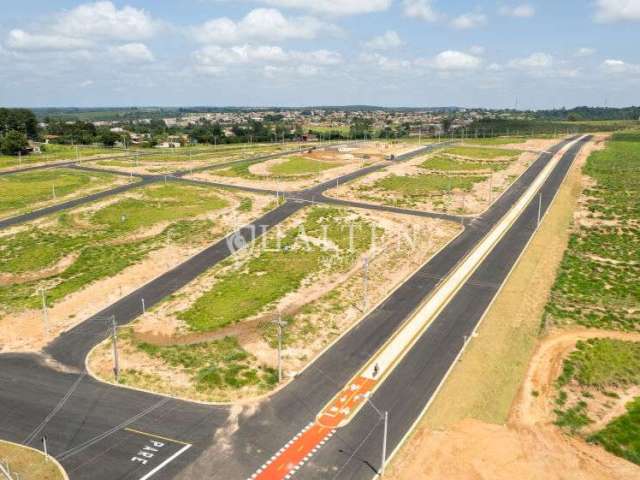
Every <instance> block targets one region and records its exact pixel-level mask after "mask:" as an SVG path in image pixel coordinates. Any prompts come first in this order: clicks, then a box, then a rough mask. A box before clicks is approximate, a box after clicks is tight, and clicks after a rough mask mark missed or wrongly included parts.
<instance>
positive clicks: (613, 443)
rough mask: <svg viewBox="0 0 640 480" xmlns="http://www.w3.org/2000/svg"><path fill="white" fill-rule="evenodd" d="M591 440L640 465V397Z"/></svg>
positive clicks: (590, 438)
mask: <svg viewBox="0 0 640 480" xmlns="http://www.w3.org/2000/svg"><path fill="white" fill-rule="evenodd" d="M589 441H591V442H594V443H599V444H600V445H602V446H603V447H604V448H605V449H606V450H607V451H609V452H611V453H613V454H614V455H617V456H619V457H623V458H626V459H627V460H629V461H630V462H633V463H635V464H637V465H640V397H639V398H636V399H635V400H634V401H633V402H630V403H629V404H628V405H627V413H625V414H624V415H622V416H620V417H618V418H616V419H615V420H613V421H612V422H611V423H609V424H608V425H607V426H606V427H605V428H604V429H603V430H601V431H599V432H598V433H596V434H594V435H592V436H590V437H589Z"/></svg>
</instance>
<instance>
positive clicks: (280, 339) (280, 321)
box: [272, 310, 286, 383]
mask: <svg viewBox="0 0 640 480" xmlns="http://www.w3.org/2000/svg"><path fill="white" fill-rule="evenodd" d="M272 323H275V325H276V326H277V327H278V383H280V382H282V327H284V326H286V323H285V322H283V321H282V312H281V311H280V310H278V319H277V320H273V322H272Z"/></svg>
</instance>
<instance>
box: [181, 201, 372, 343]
mask: <svg viewBox="0 0 640 480" xmlns="http://www.w3.org/2000/svg"><path fill="white" fill-rule="evenodd" d="M373 234H374V232H373V231H372V228H371V225H370V224H369V223H368V222H367V221H365V220H362V219H358V220H356V221H355V222H353V223H351V221H350V220H349V218H348V216H347V213H346V212H345V211H343V210H340V209H336V208H327V207H314V208H312V209H310V211H309V213H308V215H307V217H306V219H305V221H304V223H303V224H302V226H301V227H298V228H294V229H291V230H289V231H287V232H286V233H285V234H284V236H283V238H281V239H276V238H274V237H273V235H272V236H270V238H268V239H267V243H266V248H265V249H262V250H261V251H260V252H259V253H258V254H257V255H256V256H254V257H252V258H250V259H249V260H248V261H247V262H246V263H245V264H243V265H242V266H241V268H238V269H234V270H232V271H231V272H230V273H227V274H225V275H223V276H222V277H221V278H220V279H219V280H217V281H216V283H215V284H214V286H213V287H212V288H211V289H210V290H209V291H207V292H205V293H204V294H203V295H202V296H200V297H199V298H198V299H197V300H196V301H195V302H194V304H193V305H192V306H191V307H190V308H189V309H187V310H185V311H182V312H180V313H179V314H178V317H179V318H180V319H182V320H184V321H185V322H186V323H187V324H188V325H189V327H190V328H191V329H192V330H195V331H213V330H216V329H219V328H222V327H225V326H227V325H230V324H233V323H235V322H239V321H241V320H243V319H245V318H248V317H250V316H252V315H255V314H257V313H259V312H261V311H263V310H264V309H265V308H267V307H268V306H269V305H270V304H272V303H273V302H275V301H277V300H279V299H280V298H282V297H283V296H284V295H286V294H287V293H290V292H292V291H295V290H296V289H298V288H299V287H300V285H301V283H302V281H303V280H304V279H305V278H307V277H308V276H310V275H312V274H314V273H316V272H318V271H320V270H321V269H322V268H325V267H327V266H328V265H330V268H333V269H344V268H348V266H350V265H351V264H352V263H353V261H355V258H356V256H357V255H358V253H359V252H362V251H364V250H366V249H367V248H369V246H370V244H371V241H372V237H373ZM305 235H306V236H308V237H313V238H316V239H320V240H324V239H326V241H327V242H330V243H331V244H333V245H335V246H336V247H337V249H338V251H331V250H328V249H325V248H323V247H322V246H320V245H318V243H311V242H307V241H306V237H305ZM248 286H250V288H247V287H248Z"/></svg>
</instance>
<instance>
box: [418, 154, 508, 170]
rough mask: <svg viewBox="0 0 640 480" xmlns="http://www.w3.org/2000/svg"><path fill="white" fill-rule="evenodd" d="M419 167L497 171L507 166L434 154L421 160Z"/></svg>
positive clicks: (501, 163)
mask: <svg viewBox="0 0 640 480" xmlns="http://www.w3.org/2000/svg"><path fill="white" fill-rule="evenodd" d="M419 167H421V168H425V169H427V170H435V171H440V172H452V171H453V172H459V171H463V172H464V171H476V170H492V171H494V172H497V171H499V170H503V169H505V168H506V167H507V164H506V163H503V162H500V163H499V162H490V163H489V162H485V163H483V162H469V161H464V160H458V159H456V158H453V157H449V156H446V155H436V156H435V157H430V158H428V159H426V160H425V161H424V162H422V163H421V164H420V165H419Z"/></svg>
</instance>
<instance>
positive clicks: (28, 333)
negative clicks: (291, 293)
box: [0, 192, 272, 352]
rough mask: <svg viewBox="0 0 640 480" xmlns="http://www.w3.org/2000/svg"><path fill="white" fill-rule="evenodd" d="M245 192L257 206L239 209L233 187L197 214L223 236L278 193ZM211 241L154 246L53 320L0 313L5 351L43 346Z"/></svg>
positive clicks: (59, 309)
mask: <svg viewBox="0 0 640 480" xmlns="http://www.w3.org/2000/svg"><path fill="white" fill-rule="evenodd" d="M135 196H136V192H128V193H127V194H125V195H119V196H116V197H113V198H109V199H107V200H104V201H101V202H95V203H94V204H91V205H88V206H84V207H80V208H78V209H75V210H74V211H73V212H76V213H80V212H89V211H97V210H99V209H101V208H104V207H106V206H107V205H110V204H113V203H115V202H117V201H119V200H121V199H122V198H131V197H135ZM242 196H243V197H251V198H252V200H253V202H252V209H251V211H249V212H245V211H239V210H238V205H239V197H237V196H235V195H232V194H228V193H227V194H226V197H225V198H226V199H227V200H229V201H230V205H229V206H228V207H226V208H224V209H222V210H217V211H214V212H212V213H211V214H207V215H203V216H201V217H198V218H195V219H196V220H204V219H210V220H215V231H212V232H210V233H211V235H209V237H210V238H221V237H222V236H223V235H224V234H226V233H228V232H229V231H232V230H233V229H235V228H237V226H238V225H243V224H245V223H249V222H250V221H251V220H253V219H254V218H256V217H257V216H258V215H259V214H260V213H261V211H262V210H263V209H264V208H266V207H267V206H268V205H269V203H270V202H272V198H271V197H267V196H262V195H249V194H242ZM53 221H54V220H53V219H51V218H43V219H40V220H38V221H37V222H35V223H34V225H38V226H40V227H44V226H46V225H47V224H50V223H51V222H53ZM166 226H167V224H159V225H156V226H154V227H152V228H150V229H146V230H145V231H142V232H136V233H135V237H136V238H140V237H145V236H152V235H154V234H157V233H158V230H159V229H160V230H161V229H163V228H164V227H166ZM25 228H27V227H26V226H20V227H16V228H14V229H11V230H10V231H8V232H3V234H7V235H10V234H14V233H16V232H19V231H21V230H24V229H25ZM134 239H135V238H134V237H133V236H129V237H126V238H123V239H122V241H125V242H126V241H132V240H134ZM209 245H210V242H207V243H198V242H192V243H187V244H180V245H177V244H174V243H172V242H167V243H166V244H165V245H164V246H162V247H161V248H159V249H157V250H155V251H153V252H151V253H150V254H149V255H148V256H147V257H145V258H144V259H143V260H142V261H140V262H139V263H137V264H135V265H131V266H130V267H127V268H125V269H124V270H122V271H121V272H120V273H118V274H117V275H114V276H111V277H108V278H103V279H101V280H98V281H95V282H93V283H91V284H89V285H88V286H86V287H84V288H82V289H81V290H79V291H77V292H75V293H72V294H70V295H68V296H66V297H65V298H64V299H62V300H61V301H59V302H58V303H56V304H55V305H54V306H53V307H50V308H49V309H48V312H47V313H48V316H47V320H48V321H47V324H46V325H45V324H44V322H43V315H42V311H41V310H25V311H22V312H17V313H11V314H7V315H5V316H3V317H2V318H0V329H2V331H3V335H2V338H1V339H0V351H1V352H10V351H12V352H15V351H20V352H25V351H38V350H40V349H41V348H42V347H43V346H44V345H46V344H47V343H48V342H50V341H51V340H52V339H54V338H55V337H56V336H58V335H59V334H60V333H62V332H64V331H66V330H69V329H71V328H72V327H74V326H75V325H77V324H78V323H80V322H82V321H83V320H85V319H86V318H88V317H90V316H91V315H93V314H95V313H97V312H99V311H100V310H102V309H103V308H105V307H107V306H108V305H110V304H112V303H114V302H115V301H117V300H119V299H120V298H122V297H124V296H126V295H128V294H129V293H131V292H132V291H134V290H136V289H137V288H139V287H140V286H142V285H144V284H145V283H147V282H149V281H150V280H152V279H153V278H155V277H157V276H159V275H160V274H162V273H164V272H166V271H168V270H170V269H171V268H174V267H176V266H177V265H179V264H181V263H183V262H184V261H185V260H187V259H188V258H190V257H191V256H193V255H195V254H196V253H198V252H199V251H201V250H203V249H204V248H206V247H207V246H209ZM68 260H69V259H63V261H61V262H60V264H58V265H56V266H55V267H53V270H56V269H60V268H64V264H65V262H67V261H68ZM46 273H51V272H36V273H31V274H30V275H31V276H32V277H33V275H45V274H46ZM34 278H37V277H34ZM18 280H19V279H16V278H14V277H13V276H11V277H10V276H7V275H4V276H3V277H1V278H0V281H4V282H5V283H7V282H16V281H18ZM22 280H24V279H22Z"/></svg>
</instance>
